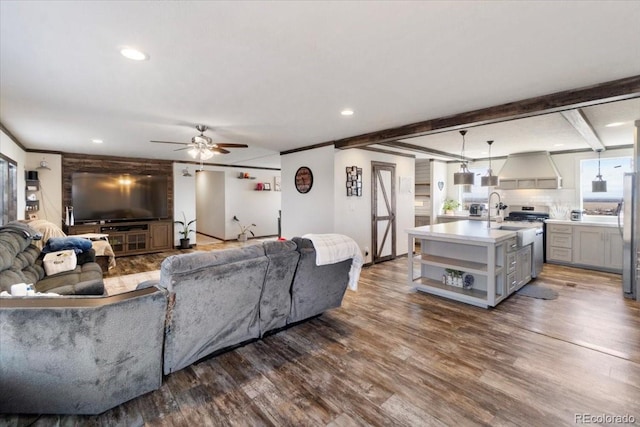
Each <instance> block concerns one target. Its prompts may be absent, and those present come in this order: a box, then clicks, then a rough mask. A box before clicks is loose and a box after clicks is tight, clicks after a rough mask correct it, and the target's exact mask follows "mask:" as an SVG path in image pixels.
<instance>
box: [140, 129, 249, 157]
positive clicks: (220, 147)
mask: <svg viewBox="0 0 640 427" xmlns="http://www.w3.org/2000/svg"><path fill="white" fill-rule="evenodd" d="M196 129H197V130H198V132H200V135H196V136H194V137H193V138H191V142H173V141H151V142H156V143H161V144H178V145H186V147H184V148H178V149H176V150H174V151H180V150H189V154H190V155H191V157H193V158H194V159H196V160H201V161H202V160H208V159H210V158H211V157H213V156H214V155H216V154H228V153H230V151H229V150H225V148H247V147H248V145H247V144H230V143H214V142H213V140H212V139H211V138H209V137H208V136H206V135H205V134H204V132H205V131H206V130H207V129H208V128H207V126H205V125H196Z"/></svg>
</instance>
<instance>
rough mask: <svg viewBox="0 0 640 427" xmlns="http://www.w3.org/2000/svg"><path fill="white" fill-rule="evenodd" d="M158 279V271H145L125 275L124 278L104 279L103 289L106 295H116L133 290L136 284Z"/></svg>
mask: <svg viewBox="0 0 640 427" xmlns="http://www.w3.org/2000/svg"><path fill="white" fill-rule="evenodd" d="M158 279H160V270H155V271H145V272H143V273H135V274H127V275H124V276H117V277H107V278H105V279H104V287H105V289H106V291H107V295H116V294H121V293H123V292H128V291H132V290H134V289H135V288H136V287H137V286H138V284H140V283H142V282H145V281H147V280H158Z"/></svg>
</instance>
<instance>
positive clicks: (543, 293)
mask: <svg viewBox="0 0 640 427" xmlns="http://www.w3.org/2000/svg"><path fill="white" fill-rule="evenodd" d="M516 293H517V294H518V295H522V296H525V297H531V298H539V299H556V298H558V293H557V292H556V291H554V290H553V289H549V288H545V287H544V286H538V285H525V286H524V287H523V288H522V289H520V290H519V291H518V292H516Z"/></svg>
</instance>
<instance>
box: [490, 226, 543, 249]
mask: <svg viewBox="0 0 640 427" xmlns="http://www.w3.org/2000/svg"><path fill="white" fill-rule="evenodd" d="M496 229H497V230H505V231H517V233H516V236H517V238H518V246H519V247H522V246H526V245H529V244H531V243H533V241H534V240H535V238H536V229H535V228H529V227H518V226H515V225H501V226H500V227H497V228H496Z"/></svg>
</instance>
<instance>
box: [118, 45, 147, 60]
mask: <svg viewBox="0 0 640 427" xmlns="http://www.w3.org/2000/svg"><path fill="white" fill-rule="evenodd" d="M120 53H121V54H122V56H124V57H125V58H129V59H133V60H134V61H145V60H147V59H149V55H147V54H146V53H144V52H142V51H140V50H138V49H134V48H132V47H124V48H122V49H120Z"/></svg>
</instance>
